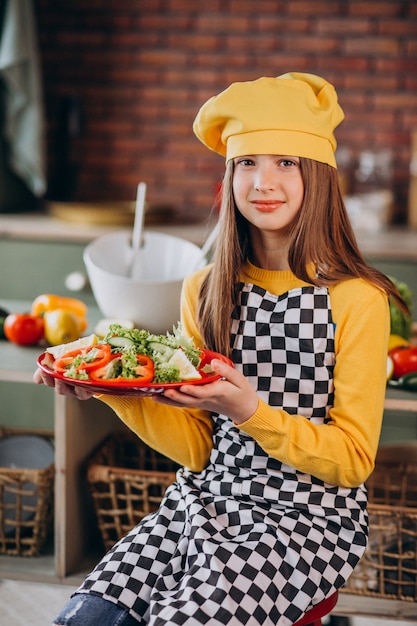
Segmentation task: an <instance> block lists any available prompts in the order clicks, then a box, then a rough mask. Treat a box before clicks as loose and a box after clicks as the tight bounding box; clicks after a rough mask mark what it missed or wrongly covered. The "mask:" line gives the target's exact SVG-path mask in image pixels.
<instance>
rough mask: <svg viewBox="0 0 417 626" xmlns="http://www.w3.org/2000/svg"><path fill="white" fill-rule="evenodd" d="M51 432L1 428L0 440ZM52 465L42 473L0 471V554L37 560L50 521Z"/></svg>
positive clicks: (38, 471) (13, 470)
mask: <svg viewBox="0 0 417 626" xmlns="http://www.w3.org/2000/svg"><path fill="white" fill-rule="evenodd" d="M16 435H36V436H41V437H44V438H46V439H48V440H52V438H53V433H51V432H50V431H43V430H42V431H39V430H37V431H35V430H28V429H14V428H0V439H4V438H6V437H10V436H16ZM54 476H55V465H54V463H52V464H50V465H48V466H47V467H45V468H44V469H10V468H8V467H0V554H9V555H19V556H38V555H39V554H40V553H41V551H42V548H43V547H44V544H45V542H46V539H47V538H48V535H49V532H50V531H51V529H52V520H53V494H54Z"/></svg>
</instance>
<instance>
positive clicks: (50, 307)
mask: <svg viewBox="0 0 417 626" xmlns="http://www.w3.org/2000/svg"><path fill="white" fill-rule="evenodd" d="M56 309H66V310H67V311H71V312H72V313H74V315H76V316H77V318H78V319H79V321H80V332H83V331H84V330H85V329H86V328H87V325H88V324H87V311H88V309H87V305H86V304H85V303H84V302H82V301H81V300H78V299H77V298H70V297H67V296H59V295H56V294H51V293H46V294H42V295H40V296H38V297H37V298H35V300H34V301H33V302H32V308H31V313H32V315H36V316H38V317H43V316H44V315H45V313H47V312H49V311H54V310H56Z"/></svg>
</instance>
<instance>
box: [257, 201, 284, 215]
mask: <svg viewBox="0 0 417 626" xmlns="http://www.w3.org/2000/svg"><path fill="white" fill-rule="evenodd" d="M251 204H252V206H254V207H255V209H256V210H257V211H261V212H263V213H272V211H275V210H276V209H279V208H281V207H282V205H283V204H284V202H283V201H282V200H251Z"/></svg>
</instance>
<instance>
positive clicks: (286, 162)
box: [279, 159, 299, 167]
mask: <svg viewBox="0 0 417 626" xmlns="http://www.w3.org/2000/svg"><path fill="white" fill-rule="evenodd" d="M279 165H281V166H282V167H297V165H299V163H298V162H297V161H293V160H292V159H281V160H280V162H279Z"/></svg>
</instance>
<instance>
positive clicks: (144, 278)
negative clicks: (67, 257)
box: [84, 231, 205, 334]
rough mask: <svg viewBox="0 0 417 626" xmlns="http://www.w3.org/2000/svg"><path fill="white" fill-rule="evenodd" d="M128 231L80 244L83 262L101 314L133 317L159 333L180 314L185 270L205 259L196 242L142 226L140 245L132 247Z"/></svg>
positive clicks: (163, 331)
mask: <svg viewBox="0 0 417 626" xmlns="http://www.w3.org/2000/svg"><path fill="white" fill-rule="evenodd" d="M131 236H132V233H131V231H117V232H114V233H110V234H108V235H103V236H101V237H98V238H97V239H94V240H93V241H92V242H91V243H89V244H88V245H87V247H86V248H85V250H84V264H85V266H86V269H87V274H88V278H89V281H90V284H91V288H92V291H93V294H94V297H95V299H96V302H97V305H98V307H99V309H100V312H101V314H102V315H103V316H104V317H105V318H118V319H124V320H126V319H127V320H131V321H132V322H133V323H134V324H135V326H136V327H137V328H144V329H146V330H149V331H150V332H153V333H157V334H165V333H166V332H167V331H169V332H172V327H173V326H174V325H175V324H177V323H178V321H179V319H180V295H181V287H182V282H183V279H184V278H185V276H187V275H188V274H191V273H192V272H194V271H195V270H197V269H199V268H200V267H203V266H204V265H205V260H204V259H203V258H202V252H201V248H199V247H198V246H196V245H195V244H193V243H191V242H190V241H187V240H185V239H181V238H179V237H173V236H172V235H166V234H163V233H156V232H152V231H145V233H144V235H143V240H144V243H143V245H142V247H141V249H140V250H139V251H138V252H136V253H134V252H133V251H132V249H131V247H130V244H131Z"/></svg>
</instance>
